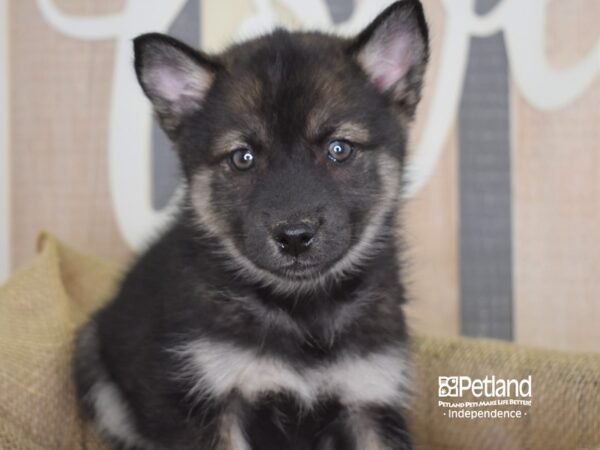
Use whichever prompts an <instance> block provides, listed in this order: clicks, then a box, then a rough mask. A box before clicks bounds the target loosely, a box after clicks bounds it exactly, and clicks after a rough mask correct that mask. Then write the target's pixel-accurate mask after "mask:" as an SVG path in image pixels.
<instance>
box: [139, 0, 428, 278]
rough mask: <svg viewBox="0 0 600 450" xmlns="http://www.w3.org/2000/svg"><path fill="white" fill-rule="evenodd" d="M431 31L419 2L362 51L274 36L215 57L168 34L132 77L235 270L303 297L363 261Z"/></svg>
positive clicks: (383, 20)
mask: <svg viewBox="0 0 600 450" xmlns="http://www.w3.org/2000/svg"><path fill="white" fill-rule="evenodd" d="M427 45H428V44H427V29H426V25H425V21H424V18H423V14H422V10H421V7H420V5H419V3H418V2H415V1H404V2H402V3H397V4H394V5H392V6H391V7H390V8H388V9H387V10H386V11H384V12H383V13H382V14H381V15H380V16H379V17H378V18H377V19H376V20H375V21H374V22H373V23H372V24H371V25H370V26H369V27H367V29H365V30H364V31H363V32H362V33H361V34H359V35H358V36H357V37H356V38H354V39H342V38H338V37H333V36H329V35H323V34H318V33H289V32H286V31H282V30H279V31H275V32H274V33H272V34H270V35H268V36H264V37H261V38H258V39H256V40H253V41H249V42H246V43H243V44H239V45H236V46H234V47H232V48H230V49H228V50H227V51H226V52H224V53H223V54H221V55H217V56H210V57H209V56H207V55H204V54H201V53H199V52H197V51H195V50H192V49H191V48H189V47H187V46H185V45H184V44H181V43H179V42H178V41H175V40H173V39H171V38H168V37H166V36H162V35H156V34H152V35H144V36H142V37H140V38H138V39H136V41H135V51H136V70H137V73H138V77H139V80H140V83H141V84H142V87H143V88H144V91H145V92H146V94H147V95H148V97H149V98H150V99H151V100H152V102H153V104H154V107H155V111H156V113H157V115H158V117H159V119H160V120H161V124H162V126H163V128H164V129H165V131H166V132H167V133H168V134H169V136H170V137H171V139H172V140H173V142H174V144H175V147H176V148H177V150H178V152H179V155H180V158H181V161H182V167H183V170H184V173H185V176H186V179H187V182H188V183H187V185H188V189H189V199H190V204H191V206H192V208H193V210H194V214H195V216H196V218H197V221H198V223H199V224H200V225H201V226H202V227H203V228H205V229H206V230H207V231H208V232H210V233H211V234H213V235H214V236H215V237H217V238H218V239H219V240H220V241H221V242H222V243H223V244H224V246H225V248H226V249H227V253H228V256H229V257H230V259H231V261H232V263H233V264H234V266H235V267H236V268H238V269H240V270H241V271H242V272H243V273H244V274H245V275H249V276H251V277H252V278H253V279H255V280H260V281H264V282H267V283H269V284H274V285H277V286H287V288H288V289H295V288H298V287H301V286H306V285H310V284H311V283H314V282H315V281H317V280H323V279H324V278H326V277H327V275H328V274H334V275H335V274H338V275H339V274H340V273H341V272H344V271H346V270H349V269H351V268H353V267H355V266H356V265H358V264H360V262H361V261H362V260H363V259H364V258H366V257H368V256H369V253H370V252H371V251H373V250H374V248H376V246H377V242H378V240H379V238H380V237H382V236H383V235H384V234H385V231H386V230H385V225H384V223H385V222H386V219H387V218H389V216H390V214H392V213H393V211H394V208H395V203H396V200H397V197H398V195H399V193H400V183H401V166H402V161H403V156H404V152H405V149H404V143H405V136H406V129H405V128H406V126H407V125H408V123H409V122H410V119H411V118H412V116H413V114H414V109H415V107H416V104H417V103H418V100H419V97H420V87H421V80H422V77H423V72H424V69H425V64H426V60H427V52H428V48H427Z"/></svg>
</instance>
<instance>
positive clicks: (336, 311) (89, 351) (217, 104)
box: [74, 0, 428, 450]
mask: <svg viewBox="0 0 600 450" xmlns="http://www.w3.org/2000/svg"><path fill="white" fill-rule="evenodd" d="M134 45H135V70H136V73H137V76H138V79H139V82H140V84H141V86H142V89H143V90H144V92H145V94H146V95H147V96H148V98H149V99H150V101H151V102H152V104H153V106H154V110H155V113H156V115H157V117H158V119H159V120H160V123H161V126H162V128H163V129H164V130H165V132H166V133H167V134H168V136H169V137H170V139H171V140H172V142H173V146H174V148H175V150H176V151H177V153H178V155H179V159H180V161H181V167H182V172H183V175H184V178H185V186H186V189H185V195H184V199H183V201H182V203H181V208H180V210H179V212H178V214H177V216H176V217H175V218H174V220H173V222H172V224H171V226H170V228H169V229H168V230H166V231H165V232H164V233H163V234H162V236H161V237H160V238H159V239H158V240H156V242H154V244H153V245H152V246H151V247H150V248H149V249H148V250H147V251H146V252H145V253H144V254H143V255H142V256H141V257H140V258H139V259H138V260H137V262H136V263H135V264H134V265H133V267H132V268H131V269H130V270H129V272H128V273H127V275H126V276H125V278H124V280H123V282H122V285H121V286H120V290H119V291H118V293H117V295H116V297H115V298H114V299H113V300H112V301H111V302H110V303H109V304H108V305H107V306H106V307H104V308H103V309H101V310H100V311H99V312H98V313H97V314H95V315H94V317H93V318H92V319H91V321H90V322H89V323H88V324H87V325H86V326H85V327H84V328H83V329H82V330H81V331H80V333H79V335H78V339H77V345H76V355H75V363H74V366H75V367H74V374H75V381H76V386H77V393H78V398H79V401H80V405H81V408H82V412H83V414H84V415H85V417H86V418H88V419H89V420H91V421H93V423H94V424H95V426H96V427H97V429H98V430H99V431H100V432H101V433H102V435H104V436H105V437H106V439H107V440H108V441H110V442H111V443H112V444H113V445H114V446H115V448H135V449H203V450H234V449H235V450H313V449H316V450H384V449H389V450H391V449H394V450H399V449H409V448H410V446H411V444H410V438H409V434H408V431H407V427H406V424H405V420H404V413H405V409H406V406H407V395H408V392H409V389H410V382H409V379H410V363H409V357H408V350H407V347H408V345H407V331H406V326H405V320H404V316H403V313H402V310H401V304H402V303H403V302H404V299H405V293H404V289H403V286H402V284H401V281H400V279H399V278H400V277H399V274H400V267H399V265H398V259H399V258H398V257H399V255H398V248H397V245H396V242H395V239H394V235H395V234H396V233H395V231H396V229H397V226H398V225H397V224H396V221H395V217H396V213H397V209H398V206H399V195H400V191H401V184H402V176H401V174H402V169H403V165H404V159H405V154H406V141H407V133H408V127H409V124H410V122H411V119H412V118H413V115H414V113H415V107H416V106H417V103H418V102H419V98H420V92H421V84H422V80H423V75H424V71H425V66H426V62H427V58H428V31H427V25H426V22H425V19H424V16H423V11H422V8H421V5H420V3H419V2H418V1H417V0H405V1H402V2H398V3H394V4H393V5H391V6H390V7H389V8H387V9H386V10H385V11H383V12H382V13H381V15H380V16H379V17H377V18H376V19H375V20H374V21H373V22H372V23H371V24H370V25H369V26H368V27H367V28H366V29H365V30H364V31H362V32H361V33H359V34H358V35H357V36H355V37H353V38H341V37H336V36H332V35H328V34H323V33H317V32H288V31H284V30H281V29H278V30H275V31H274V32H272V33H270V34H268V35H265V36H262V37H259V38H257V39H253V40H250V41H247V42H244V43H241V44H236V45H233V46H232V47H230V48H228V49H227V50H226V51H224V52H223V53H221V54H218V55H207V54H204V53H201V52H199V51H197V50H194V49H192V48H190V47H188V46H186V45H185V44H183V43H181V42H179V41H177V40H175V39H173V38H170V37H168V36H164V35H161V34H146V35H143V36H140V37H138V38H137V39H135V43H134Z"/></svg>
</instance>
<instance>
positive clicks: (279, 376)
mask: <svg viewBox="0 0 600 450" xmlns="http://www.w3.org/2000/svg"><path fill="white" fill-rule="evenodd" d="M177 353H179V354H180V356H182V357H183V358H184V360H185V361H186V365H185V369H184V372H183V376H185V377H186V378H189V379H191V380H193V382H194V388H193V391H194V394H197V395H202V394H210V395H216V396H222V395H227V394H228V393H229V392H231V391H232V390H236V391H237V392H239V393H241V394H242V396H244V397H245V398H247V399H249V400H252V399H255V398H256V397H257V396H258V395H260V394H261V393H265V392H281V391H288V392H291V393H293V394H295V395H296V396H298V397H299V398H300V399H302V400H303V401H304V402H305V403H306V404H308V405H310V404H312V403H313V402H315V401H316V400H317V398H318V397H319V396H323V395H335V396H338V397H339V398H340V400H341V401H342V402H344V403H345V404H348V405H356V404H364V403H371V402H377V403H384V404H394V405H398V404H402V403H404V401H405V400H406V398H407V394H408V392H409V387H410V381H409V380H410V364H409V362H408V359H407V355H406V353H405V352H404V351H402V350H399V349H389V350H387V351H385V352H380V353H373V354H370V355H367V356H364V357H359V356H356V355H347V356H342V357H340V358H339V359H337V360H336V361H334V362H331V363H329V364H325V365H320V366H317V367H314V368H306V369H297V368H295V367H293V366H291V365H290V364H288V363H287V362H285V361H283V360H280V359H277V358H273V357H268V356H264V355H259V354H258V353H257V352H255V351H253V350H248V349H240V348H239V347H236V346H234V345H232V344H228V343H222V342H213V341H210V340H206V339H202V340H198V341H195V342H193V343H191V344H189V345H187V346H186V347H184V348H181V349H179V350H177Z"/></svg>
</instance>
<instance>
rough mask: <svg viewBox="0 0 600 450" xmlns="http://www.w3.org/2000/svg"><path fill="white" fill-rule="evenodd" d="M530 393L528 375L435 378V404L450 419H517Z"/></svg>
mask: <svg viewBox="0 0 600 450" xmlns="http://www.w3.org/2000/svg"><path fill="white" fill-rule="evenodd" d="M531 394H532V381H531V375H529V376H528V377H527V378H523V379H520V380H518V379H516V378H513V379H504V378H496V377H495V376H493V375H492V376H486V377H485V378H483V379H480V378H471V377H469V376H453V377H439V378H438V397H439V398H438V406H439V407H440V408H443V411H444V416H447V417H448V418H450V419H520V418H522V417H524V416H526V415H527V408H529V407H530V406H531ZM463 397H466V398H463ZM482 397H483V398H482Z"/></svg>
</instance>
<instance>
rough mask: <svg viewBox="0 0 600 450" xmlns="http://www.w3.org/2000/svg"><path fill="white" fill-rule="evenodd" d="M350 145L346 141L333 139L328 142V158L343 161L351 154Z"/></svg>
mask: <svg viewBox="0 0 600 450" xmlns="http://www.w3.org/2000/svg"><path fill="white" fill-rule="evenodd" d="M352 150H353V149H352V145H350V143H349V142H346V141H340V140H335V141H331V142H330V143H329V148H328V150H327V152H328V156H329V159H332V160H333V161H335V162H344V161H346V160H347V159H348V158H350V155H352Z"/></svg>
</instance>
